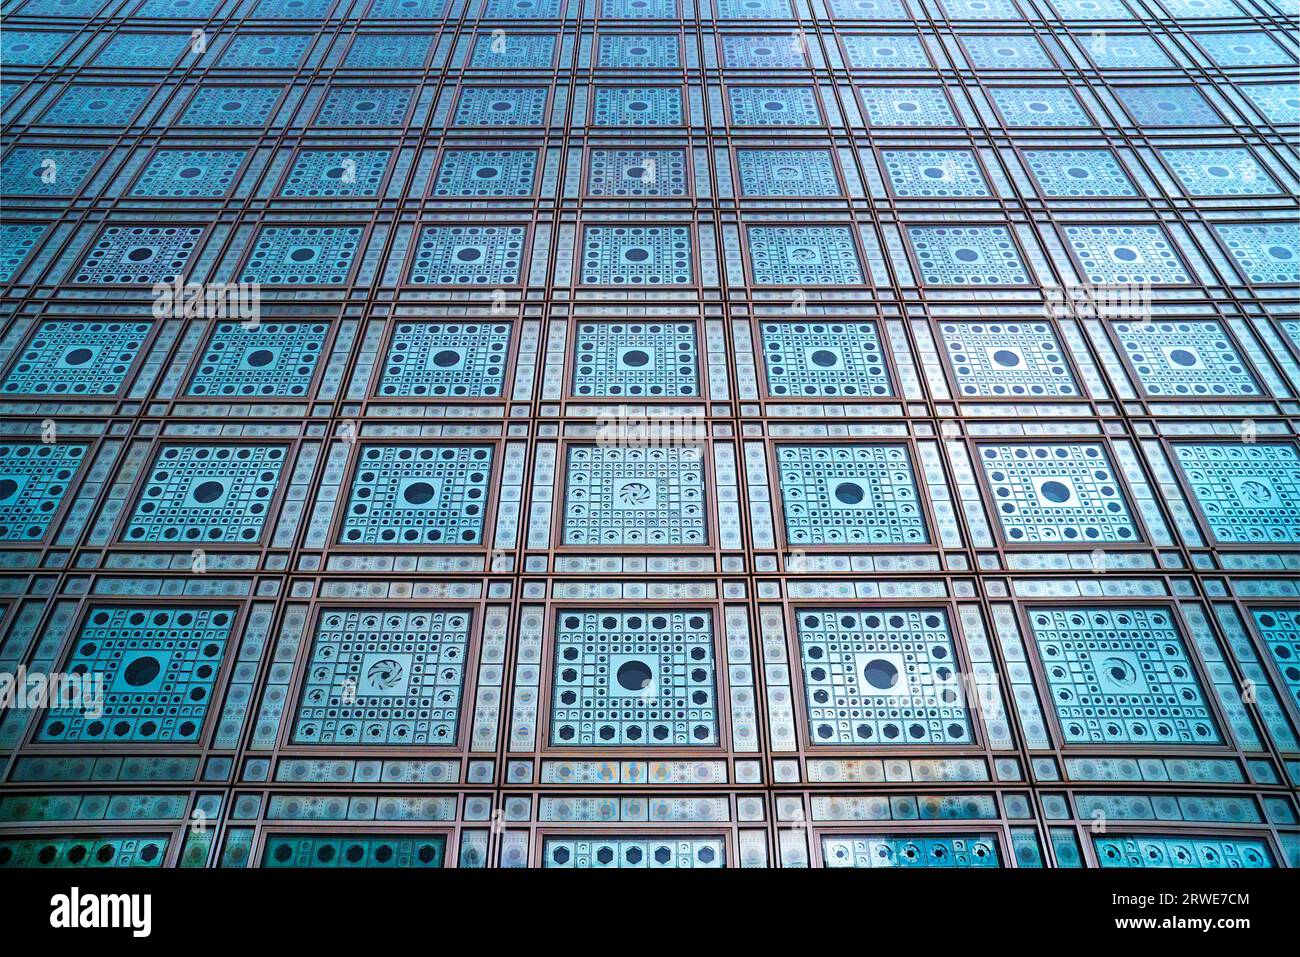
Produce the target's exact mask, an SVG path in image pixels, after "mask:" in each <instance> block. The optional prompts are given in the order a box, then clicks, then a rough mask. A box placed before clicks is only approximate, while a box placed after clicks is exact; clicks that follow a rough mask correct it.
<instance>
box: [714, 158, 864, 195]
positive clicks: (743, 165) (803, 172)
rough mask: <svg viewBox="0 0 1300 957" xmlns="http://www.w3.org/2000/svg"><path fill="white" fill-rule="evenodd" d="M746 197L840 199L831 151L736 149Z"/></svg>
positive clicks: (741, 183) (742, 189)
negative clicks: (820, 197) (828, 197)
mask: <svg viewBox="0 0 1300 957" xmlns="http://www.w3.org/2000/svg"><path fill="white" fill-rule="evenodd" d="M736 165H737V167H738V168H739V170H740V191H741V193H742V194H743V195H745V196H839V195H840V192H841V191H840V184H839V179H838V177H837V176H836V175H835V161H834V160H832V159H831V153H830V150H771V149H762V150H737V151H736Z"/></svg>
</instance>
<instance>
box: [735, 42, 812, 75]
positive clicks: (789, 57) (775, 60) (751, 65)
mask: <svg viewBox="0 0 1300 957" xmlns="http://www.w3.org/2000/svg"><path fill="white" fill-rule="evenodd" d="M722 62H723V63H724V64H725V65H727V66H729V67H733V68H739V69H749V70H763V69H791V68H799V67H805V66H807V65H808V58H807V56H806V55H805V53H804V45H803V43H802V42H800V41H799V40H798V39H796V38H792V37H789V36H781V35H778V36H734V35H732V34H724V35H723V36H722Z"/></svg>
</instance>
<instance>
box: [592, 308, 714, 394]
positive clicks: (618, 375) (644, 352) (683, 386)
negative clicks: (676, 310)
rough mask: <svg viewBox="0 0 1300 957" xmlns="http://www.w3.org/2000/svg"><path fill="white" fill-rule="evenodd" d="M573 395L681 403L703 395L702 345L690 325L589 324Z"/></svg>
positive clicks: (646, 323) (658, 323) (681, 323)
mask: <svg viewBox="0 0 1300 957" xmlns="http://www.w3.org/2000/svg"><path fill="white" fill-rule="evenodd" d="M574 349H575V355H574V365H573V394H574V395H577V396H584V397H590V396H610V397H612V396H637V397H641V398H675V397H680V396H698V395H699V394H700V383H699V374H698V372H697V371H696V368H695V364H696V356H697V355H698V354H699V344H698V343H697V342H696V338H695V326H694V324H692V323H689V322H583V323H579V324H578V330H577V338H576V343H575V346H574Z"/></svg>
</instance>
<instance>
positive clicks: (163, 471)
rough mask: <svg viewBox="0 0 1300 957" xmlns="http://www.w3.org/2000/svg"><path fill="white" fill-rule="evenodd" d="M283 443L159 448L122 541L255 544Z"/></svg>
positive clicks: (277, 472) (273, 486)
mask: <svg viewBox="0 0 1300 957" xmlns="http://www.w3.org/2000/svg"><path fill="white" fill-rule="evenodd" d="M285 453H286V449H285V447H284V446H282V445H172V444H168V445H164V446H162V447H161V448H159V449H158V451H157V453H155V455H154V459H153V464H152V465H150V466H149V470H148V472H147V476H148V478H147V480H146V481H145V484H144V486H143V488H142V489H141V491H140V495H139V498H138V499H137V500H136V503H135V509H134V511H133V512H132V513H131V517H130V520H129V521H128V522H127V524H126V527H125V529H124V530H123V532H122V539H123V541H127V542H192V543H194V544H196V545H205V544H207V545H210V544H220V543H239V542H243V543H251V542H256V541H257V540H258V539H259V538H260V537H261V534H262V526H263V525H264V524H265V522H266V519H267V516H268V514H269V513H270V506H271V501H272V499H273V498H274V496H275V490H276V486H277V484H278V481H279V477H280V468H281V466H282V465H284V460H285Z"/></svg>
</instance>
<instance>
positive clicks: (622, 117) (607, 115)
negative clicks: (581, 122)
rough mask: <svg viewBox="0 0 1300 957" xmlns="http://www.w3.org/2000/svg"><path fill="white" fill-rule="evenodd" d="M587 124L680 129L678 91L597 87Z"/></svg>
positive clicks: (680, 118)
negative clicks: (673, 127)
mask: <svg viewBox="0 0 1300 957" xmlns="http://www.w3.org/2000/svg"><path fill="white" fill-rule="evenodd" d="M591 121H592V122H593V123H594V124H595V125H596V126H618V127H628V126H681V125H682V91H681V90H679V89H677V88H676V87H655V86H637V87H610V86H601V87H597V88H596V95H595V98H594V102H593V106H592V113H591Z"/></svg>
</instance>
